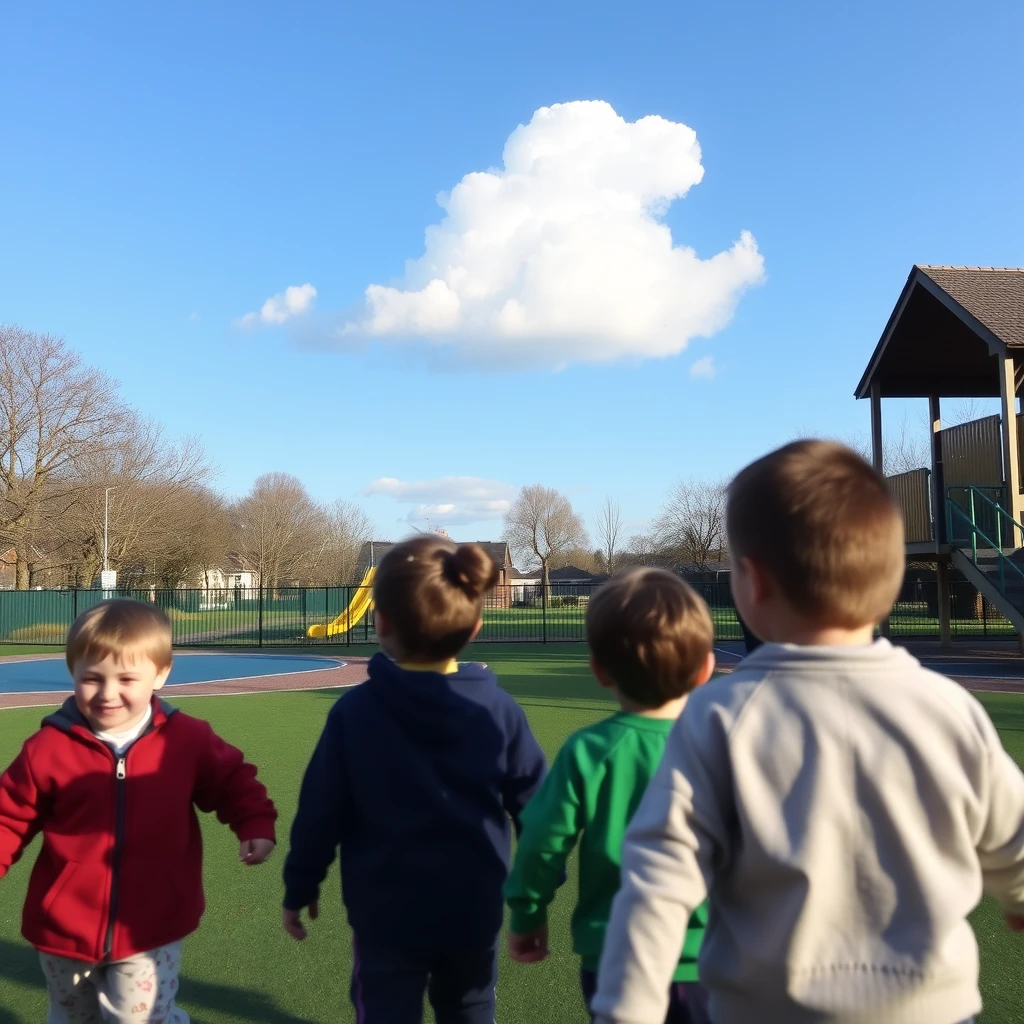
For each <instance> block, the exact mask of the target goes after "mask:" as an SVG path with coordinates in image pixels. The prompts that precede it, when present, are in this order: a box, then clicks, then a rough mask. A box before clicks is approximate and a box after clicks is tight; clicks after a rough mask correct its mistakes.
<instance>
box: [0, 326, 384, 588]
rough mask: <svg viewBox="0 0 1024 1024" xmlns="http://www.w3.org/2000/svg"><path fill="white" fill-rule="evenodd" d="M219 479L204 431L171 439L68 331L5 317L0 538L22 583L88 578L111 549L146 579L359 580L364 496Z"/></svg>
mask: <svg viewBox="0 0 1024 1024" xmlns="http://www.w3.org/2000/svg"><path fill="white" fill-rule="evenodd" d="M211 479H212V473H211V467H210V464H209V461H208V459H207V457H206V453H205V451H204V450H203V447H202V445H201V443H200V442H199V440H198V439H197V438H185V439H183V440H174V439H171V438H168V437H167V436H166V434H165V433H164V431H163V430H162V429H161V427H160V426H159V425H158V424H157V423H154V422H153V421H151V420H147V419H146V418H145V417H143V416H142V415H141V414H140V413H138V412H137V411H136V410H134V409H132V408H131V407H129V406H128V405H127V404H126V403H125V402H124V401H123V400H122V399H121V397H120V395H119V393H118V389H117V384H116V382H115V381H113V380H112V379H111V378H110V377H108V376H106V375H105V374H103V373H102V372H101V371H99V370H96V369H93V368H91V367H88V366H86V365H84V364H83V362H82V360H81V358H80V357H79V356H78V355H77V354H76V353H75V352H73V351H72V350H70V349H69V348H68V347H67V346H66V345H65V344H64V342H63V341H62V340H60V339H59V338H54V337H51V336H49V335H42V334H35V333H32V332H30V331H25V330H23V329H22V328H20V327H15V326H9V325H0V541H2V544H3V552H4V561H5V563H7V564H8V566H9V565H10V564H11V563H13V568H14V579H13V581H12V582H13V583H14V585H16V586H17V588H18V589H27V588H29V587H33V586H91V585H92V584H93V582H94V581H95V580H96V578H97V576H98V575H99V571H100V569H101V568H102V567H103V560H104V555H105V554H106V555H107V558H108V560H109V566H110V567H111V568H113V569H117V570H119V572H120V574H121V577H122V580H123V581H125V582H129V581H130V582H131V583H133V584H136V585H139V586H146V585H156V586H165V587H176V586H179V585H182V584H193V585H198V584H202V583H204V582H205V583H210V582H212V580H211V579H210V577H211V576H214V575H216V574H217V573H218V571H222V570H224V569H225V568H229V567H235V568H239V569H243V570H250V571H252V572H254V573H257V574H258V575H259V578H261V579H262V580H263V583H264V585H265V586H280V585H282V584H284V583H290V582H300V583H305V584H312V585H318V584H330V583H347V582H349V581H350V580H351V578H352V575H353V574H354V572H355V570H356V562H357V559H358V554H359V549H360V547H361V546H362V544H363V542H364V541H365V540H368V539H370V535H371V524H370V521H369V519H368V518H367V516H366V515H365V513H364V512H363V511H362V510H361V509H360V508H359V507H358V506H356V505H353V504H351V503H347V502H337V503H335V504H334V505H323V504H321V503H318V502H316V501H314V500H313V499H312V498H311V497H310V495H309V494H308V493H307V491H306V490H305V488H304V487H303V485H302V484H301V483H300V482H299V481H298V480H297V479H296V478H295V477H292V476H289V475H287V474H284V473H270V474H267V475H265V476H262V477H260V478H259V479H258V480H257V481H256V483H255V485H254V486H253V488H252V490H251V491H250V492H249V493H248V494H247V495H246V496H245V497H244V498H242V499H241V500H239V501H234V502H232V501H229V500H228V499H227V498H226V497H225V496H224V495H222V494H220V493H218V492H217V491H216V490H215V489H214V488H213V487H212V485H211ZM106 524H109V530H105V528H104V527H105V525H106ZM204 577H205V578H204Z"/></svg>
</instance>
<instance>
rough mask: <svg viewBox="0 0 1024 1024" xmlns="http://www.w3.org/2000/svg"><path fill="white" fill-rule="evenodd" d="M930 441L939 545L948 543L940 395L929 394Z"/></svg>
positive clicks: (935, 531) (935, 533)
mask: <svg viewBox="0 0 1024 1024" xmlns="http://www.w3.org/2000/svg"><path fill="white" fill-rule="evenodd" d="M928 422H929V423H931V431H930V433H929V441H930V447H931V463H932V533H933V536H934V538H935V542H936V543H937V544H939V545H942V544H945V543H946V481H945V473H944V472H943V469H942V435H941V433H940V431H941V430H942V411H941V409H940V406H939V396H938V395H929V396H928Z"/></svg>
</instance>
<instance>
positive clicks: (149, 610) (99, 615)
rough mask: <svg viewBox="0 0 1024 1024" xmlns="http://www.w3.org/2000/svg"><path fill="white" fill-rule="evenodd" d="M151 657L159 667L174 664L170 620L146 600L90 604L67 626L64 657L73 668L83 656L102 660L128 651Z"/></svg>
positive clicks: (119, 600)
mask: <svg viewBox="0 0 1024 1024" xmlns="http://www.w3.org/2000/svg"><path fill="white" fill-rule="evenodd" d="M128 651H130V652H132V653H136V652H137V653H139V654H142V655H143V656H145V657H147V658H149V660H150V661H152V662H153V664H154V665H156V667H157V668H159V669H165V668H168V667H169V666H170V664H171V622H170V619H168V618H167V616H166V615H165V614H164V612H163V610H162V609H160V608H158V607H157V606H156V605H155V604H147V603H146V602H144V601H128V600H125V599H121V598H119V599H117V600H114V601H101V602H100V603H99V604H96V605H93V606H92V607H91V608H87V609H86V610H85V611H84V612H82V614H81V615H79V616H78V618H77V619H75V621H74V622H73V623H72V624H71V628H70V629H69V630H68V640H67V650H66V652H65V657H66V659H67V663H68V668H69V669H70V670H71V671H72V672H73V671H74V670H75V665H76V664H77V663H78V662H79V661H81V660H82V659H83V658H95V659H98V660H102V659H103V658H105V657H107V655H110V654H113V655H115V656H116V655H120V654H123V653H125V652H128Z"/></svg>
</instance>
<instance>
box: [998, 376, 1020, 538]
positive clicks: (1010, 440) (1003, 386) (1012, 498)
mask: <svg viewBox="0 0 1024 1024" xmlns="http://www.w3.org/2000/svg"><path fill="white" fill-rule="evenodd" d="M999 397H1000V398H1001V399H1002V403H1003V479H1004V480H1005V482H1006V510H1007V512H1009V513H1010V515H1012V516H1013V518H1014V519H1016V520H1017V522H1018V523H1019V522H1020V521H1021V493H1020V449H1019V447H1018V445H1017V382H1016V378H1015V372H1014V364H1013V356H1000V357H999ZM1013 532H1014V533H1016V532H1017V531H1016V530H1014V531H1013ZM1019 543H1020V538H1019V537H1014V538H1013V543H1012V547H1017V546H1018V544H1019Z"/></svg>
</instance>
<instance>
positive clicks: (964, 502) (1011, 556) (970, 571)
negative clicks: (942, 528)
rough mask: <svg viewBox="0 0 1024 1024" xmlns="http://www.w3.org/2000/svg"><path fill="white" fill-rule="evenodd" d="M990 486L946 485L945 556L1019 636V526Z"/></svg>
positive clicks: (1023, 544)
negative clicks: (948, 549)
mask: <svg viewBox="0 0 1024 1024" xmlns="http://www.w3.org/2000/svg"><path fill="white" fill-rule="evenodd" d="M986 491H988V492H989V493H986ZM991 491H992V488H983V487H973V486H962V487H951V488H949V490H948V492H947V494H946V515H947V521H946V527H947V532H948V537H949V548H950V557H951V560H952V562H953V564H954V565H955V566H956V567H957V568H958V569H959V570H960V571H961V572H962V573H963V574H964V576H966V577H967V579H969V580H970V581H971V583H973V584H974V585H975V586H976V587H977V588H978V590H979V591H980V592H981V594H982V595H983V596H984V597H985V598H986V599H987V600H988V601H989V602H990V603H991V604H993V605H995V607H996V608H998V609H999V610H1000V611H1001V612H1002V613H1003V615H1005V616H1006V618H1007V619H1009V620H1010V622H1012V623H1013V625H1014V628H1015V629H1016V630H1017V632H1018V633H1020V634H1021V635H1022V636H1024V526H1022V525H1021V524H1020V523H1018V522H1017V520H1016V519H1014V518H1013V516H1012V515H1011V514H1010V513H1009V512H1007V511H1006V509H1005V508H1003V506H1002V504H1001V503H1000V502H999V501H995V500H993V499H992V497H991V496H990V494H991Z"/></svg>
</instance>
